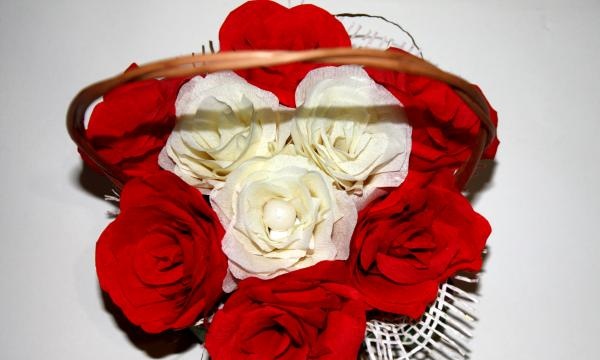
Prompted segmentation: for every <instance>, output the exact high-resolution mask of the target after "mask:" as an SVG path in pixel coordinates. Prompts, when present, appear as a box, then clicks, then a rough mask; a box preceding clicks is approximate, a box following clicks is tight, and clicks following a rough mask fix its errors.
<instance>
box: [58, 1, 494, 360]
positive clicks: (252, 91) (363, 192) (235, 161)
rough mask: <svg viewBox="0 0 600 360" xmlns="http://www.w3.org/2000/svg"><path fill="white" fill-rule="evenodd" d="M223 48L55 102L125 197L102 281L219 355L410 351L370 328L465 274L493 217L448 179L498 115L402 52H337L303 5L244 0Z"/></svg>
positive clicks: (134, 71)
mask: <svg viewBox="0 0 600 360" xmlns="http://www.w3.org/2000/svg"><path fill="white" fill-rule="evenodd" d="M219 44H220V52H219V53H218V54H204V55H192V56H188V57H180V58H175V59H170V60H166V61H162V62H156V63H152V64H148V65H145V66H141V67H138V66H132V67H130V68H129V69H128V70H127V71H126V72H125V73H124V74H121V75H119V76H117V77H115V78H112V79H109V80H106V81H103V82H101V83H98V84H95V85H92V86H90V87H88V88H86V89H84V90H83V91H82V92H81V93H80V94H79V95H78V97H77V98H76V99H75V100H74V102H73V104H72V106H71V108H70V111H69V115H68V121H69V130H70V132H71V135H72V136H73V138H74V139H75V141H76V142H77V144H78V145H79V149H80V152H81V153H82V156H83V158H84V160H85V161H86V163H88V164H89V165H90V166H91V167H93V168H94V169H96V170H98V171H100V172H102V173H104V174H106V175H107V176H108V177H109V178H110V179H111V180H112V181H113V183H114V184H115V187H116V188H117V189H119V191H120V196H119V201H120V203H119V207H120V210H119V213H118V215H117V216H116V218H115V219H114V221H113V222H112V223H111V224H110V225H108V227H107V228H106V230H105V231H104V232H103V233H102V235H101V236H100V238H99V240H98V243H97V248H96V268H97V272H98V278H99V281H100V286H101V288H102V289H103V290H104V291H105V292H106V293H108V295H109V296H110V298H111V299H112V301H113V302H114V303H115V304H116V305H118V306H119V307H120V308H121V309H122V311H123V313H124V314H125V316H126V317H127V318H128V319H129V320H130V321H131V322H132V323H134V324H136V325H138V326H140V327H141V328H142V329H144V330H145V331H147V332H149V333H160V332H164V331H170V330H181V329H187V328H193V327H196V328H198V327H201V328H203V329H205V330H206V336H205V342H204V345H205V347H206V349H207V350H208V352H209V354H210V356H211V358H213V359H215V360H221V359H356V358H357V357H359V356H361V353H362V354H368V356H370V357H371V358H385V359H388V358H389V359H391V358H402V359H404V358H406V359H408V358H409V357H408V356H409V355H411V354H412V353H410V350H411V348H410V344H409V345H408V346H403V345H402V344H403V341H404V342H406V341H405V340H406V339H404V338H402V336H408V335H410V334H408V333H407V334H404V335H402V334H401V333H398V332H397V331H396V332H395V335H394V336H396V338H395V339H396V340H394V338H393V336H392V337H390V336H391V335H390V336H388V337H386V338H385V339H382V338H380V337H381V334H380V333H376V332H377V331H380V332H381V331H383V330H385V326H386V324H391V325H390V326H392V325H394V324H396V325H398V326H402V325H406V324H409V325H410V324H412V325H414V324H417V323H418V321H419V319H422V317H423V316H424V313H425V312H426V310H427V309H428V307H430V306H431V305H432V304H434V302H435V301H436V299H437V298H438V297H439V290H440V286H443V285H444V284H445V283H446V281H447V280H448V279H449V278H451V277H452V276H454V275H455V274H457V273H458V272H469V273H477V272H478V271H479V270H480V268H481V265H482V251H483V249H484V246H485V243H486V239H487V237H488V235H489V234H490V226H489V225H488V222H487V221H486V220H485V219H484V218H483V217H482V216H480V215H479V214H477V213H476V212H475V211H474V210H473V209H472V207H471V205H470V204H469V202H468V201H467V199H466V198H465V197H464V196H463V195H462V194H461V188H462V187H463V186H464V184H465V183H466V181H467V180H468V178H469V177H470V176H471V174H472V172H473V170H474V168H475V165H476V164H477V162H478V161H479V159H480V158H482V157H487V158H491V157H493V155H494V153H495V149H496V147H497V144H498V142H497V139H496V137H495V125H496V117H495V112H494V111H493V110H492V109H491V107H489V105H488V104H487V102H486V101H485V98H483V96H482V95H481V92H480V91H479V90H478V89H477V88H476V87H475V86H473V85H470V84H469V83H467V82H465V81H464V80H462V79H460V78H458V77H455V76H453V75H450V74H447V73H444V72H443V71H441V70H439V69H437V68H435V67H434V66H433V65H431V64H429V63H427V62H425V61H424V60H422V59H420V58H418V57H415V56H412V55H410V54H408V53H406V52H405V51H402V50H400V49H394V48H390V49H388V50H386V51H379V50H370V49H352V48H351V45H352V44H351V39H350V36H349V34H348V31H347V29H346V28H345V27H344V26H343V25H342V23H341V22H340V21H339V20H338V19H337V18H336V17H335V16H333V15H331V14H329V13H328V12H326V11H325V10H323V9H321V8H318V7H316V6H313V5H300V6H297V7H293V8H290V9H288V8H286V7H283V6H281V5H279V4H277V3H275V2H271V1H264V0H258V1H250V2H247V3H245V4H243V5H241V6H240V7H239V8H237V9H235V10H234V11H233V12H231V13H230V14H229V16H228V17H227V18H226V20H225V21H224V23H223V25H222V27H221V29H220V32H219ZM232 70H234V71H232ZM99 96H103V98H102V101H101V102H99V103H98V104H97V105H96V106H95V107H94V109H93V112H92V113H91V116H90V119H89V121H88V124H87V126H84V120H83V119H84V114H85V111H86V109H87V107H88V106H89V105H90V104H91V103H92V102H93V101H94V100H95V99H96V98H98V97H99ZM442 289H443V291H451V289H449V288H442ZM440 323H441V322H438V324H437V325H436V326H438V325H439V326H441V325H440ZM430 328H432V329H433V331H436V332H437V331H438V330H439V329H435V326H434V327H431V326H430ZM377 329H379V330H377ZM376 330H377V331H376ZM424 336H429V337H430V338H431V335H424V334H417V335H416V338H413V340H412V342H413V343H415V341H416V343H418V342H419V341H420V342H421V343H423V342H424V340H423V339H422V337H424ZM441 336H442V338H441V339H442V340H443V334H442V335H441ZM419 338H420V340H419ZM439 338H440V337H439V336H438V340H439ZM415 339H416V340H415ZM373 340H374V341H375V342H376V344H375V345H373ZM409 340H410V339H409ZM429 340H431V339H429ZM394 341H396V342H394ZM431 341H436V340H435V339H434V340H431ZM409 342H410V341H409ZM405 345H406V344H405ZM394 346H395V347H394ZM413 353H414V352H413Z"/></svg>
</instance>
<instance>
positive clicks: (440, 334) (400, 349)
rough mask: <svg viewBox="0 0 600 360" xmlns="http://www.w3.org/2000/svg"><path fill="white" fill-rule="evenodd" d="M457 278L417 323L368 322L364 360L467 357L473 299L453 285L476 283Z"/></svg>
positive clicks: (397, 321)
mask: <svg viewBox="0 0 600 360" xmlns="http://www.w3.org/2000/svg"><path fill="white" fill-rule="evenodd" d="M476 281H477V280H476V279H471V278H466V277H463V276H457V277H455V278H454V279H452V280H451V281H449V282H447V283H444V284H442V285H441V286H440V290H439V292H438V296H437V299H436V301H435V303H434V304H432V305H431V306H430V307H429V308H428V309H427V311H425V313H424V314H423V317H422V318H421V319H420V320H419V321H409V320H408V319H406V318H404V319H403V318H399V319H397V320H395V321H393V322H392V321H390V320H388V321H381V320H370V321H369V322H367V330H366V333H365V342H364V350H365V351H364V353H363V355H362V357H361V359H364V360H366V359H368V360H392V359H393V360H442V359H444V360H449V359H452V360H463V359H467V358H468V357H469V350H468V349H467V347H466V344H467V342H468V341H469V339H470V338H471V337H472V334H471V330H472V329H473V322H474V321H475V317H474V316H473V315H474V311H475V310H474V307H473V305H474V304H475V303H477V299H476V298H475V296H474V295H473V294H472V293H469V292H467V291H465V290H463V289H461V288H460V287H458V286H457V285H453V283H460V282H463V283H464V282H467V283H473V282H476Z"/></svg>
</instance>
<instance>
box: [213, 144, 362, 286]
mask: <svg viewBox="0 0 600 360" xmlns="http://www.w3.org/2000/svg"><path fill="white" fill-rule="evenodd" d="M210 199H211V203H212V205H213V209H215V211H216V213H217V215H218V216H219V219H220V220H221V223H222V224H223V226H224V227H225V230H226V233H225V237H224V238H223V242H222V247H223V251H224V252H225V254H226V255H227V257H228V258H229V270H230V274H231V275H233V277H234V278H237V279H244V278H247V277H250V276H254V277H259V278H261V279H269V278H273V277H275V276H277V275H280V274H283V273H287V272H290V271H293V270H297V269H301V268H305V267H308V266H311V265H314V264H316V263H318V262H320V261H322V260H336V259H340V260H345V259H347V258H348V255H349V247H350V239H351V237H352V232H353V230H354V226H355V225H356V218H357V213H356V207H355V205H354V204H353V202H352V200H351V199H350V197H349V196H348V195H347V194H346V193H345V192H343V191H340V190H336V189H335V188H334V187H333V179H331V178H330V177H328V176H327V175H326V174H324V173H323V172H322V171H321V170H320V169H319V168H318V167H316V166H315V165H314V164H312V163H311V162H310V161H309V160H308V159H306V158H305V157H301V156H292V155H283V154H280V155H276V156H274V157H272V158H255V159H251V160H248V161H246V162H245V163H244V164H242V165H240V166H239V167H238V168H237V169H235V170H234V171H232V172H231V173H230V174H229V176H228V177H227V181H226V182H225V183H224V184H223V186H222V187H221V188H215V189H214V190H213V192H212V193H211V197H210ZM223 288H224V289H225V291H231V290H233V289H234V288H235V282H233V279H231V278H228V279H226V281H225V282H224V286H223Z"/></svg>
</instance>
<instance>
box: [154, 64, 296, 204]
mask: <svg viewBox="0 0 600 360" xmlns="http://www.w3.org/2000/svg"><path fill="white" fill-rule="evenodd" d="M175 108H176V115H177V124H176V125H175V129H174V130H173V132H172V133H171V135H170V136H169V139H168V141H167V144H166V146H165V147H164V149H163V151H162V152H161V156H159V164H160V165H161V167H163V168H165V169H167V170H170V171H173V172H174V173H175V174H177V175H178V176H179V177H181V178H182V179H183V180H184V181H186V182H187V183H188V184H190V185H192V186H194V187H197V188H199V189H200V190H201V191H202V192H203V193H205V194H207V193H209V192H210V189H211V188H212V187H213V186H214V184H215V183H218V182H221V181H224V179H225V177H226V176H227V174H229V173H230V172H231V171H232V170H234V169H235V168H237V167H238V166H239V165H240V164H241V163H243V162H244V161H245V160H247V159H249V158H251V157H254V156H271V155H273V154H275V153H277V152H279V151H280V150H281V149H282V148H283V146H284V145H285V142H286V141H287V140H288V138H289V132H290V129H289V128H290V123H289V121H287V122H286V119H285V115H284V112H285V109H284V108H282V107H280V105H279V100H278V99H277V97H276V96H275V95H274V94H272V93H270V92H268V91H264V90H261V89H259V88H257V87H255V86H253V85H251V84H249V83H248V82H247V81H246V80H244V79H243V78H241V77H240V76H238V75H236V74H235V73H233V72H220V73H214V74H209V75H207V76H206V77H200V76H197V77H194V78H192V79H191V80H190V81H189V82H187V83H186V84H184V85H183V87H182V88H181V90H180V92H179V94H178V96H177V101H176V103H175Z"/></svg>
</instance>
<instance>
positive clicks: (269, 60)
mask: <svg viewBox="0 0 600 360" xmlns="http://www.w3.org/2000/svg"><path fill="white" fill-rule="evenodd" d="M294 62H315V63H321V64H335V65H353V64H354V65H363V66H370V67H376V68H380V69H386V70H393V71H398V72H404V73H408V74H412V75H422V76H426V77H429V78H431V79H434V80H439V81H442V82H445V83H446V84H448V85H449V86H450V87H451V88H452V89H453V90H454V91H455V92H456V94H457V95H458V96H459V97H460V98H461V99H462V100H463V101H464V102H465V104H466V105H467V106H468V107H469V108H470V109H471V110H472V111H473V112H474V113H475V114H476V115H477V117H478V118H479V119H480V121H481V124H482V126H481V127H480V130H479V134H478V135H477V141H476V142H475V144H474V145H473V152H472V153H471V157H470V158H469V159H468V160H467V161H466V162H465V163H464V164H463V165H462V166H461V167H460V168H459V169H458V171H457V172H456V174H455V181H456V185H457V187H458V188H459V189H463V188H464V187H465V185H466V184H467V182H468V181H469V179H470V178H471V177H472V176H473V173H474V172H475V169H476V167H477V164H478V163H479V160H480V159H481V156H482V155H483V152H484V150H485V148H486V146H487V145H489V144H490V143H491V142H492V141H493V139H494V138H495V136H496V127H495V126H494V124H493V123H492V120H491V118H490V108H489V106H488V104H487V101H486V100H485V98H484V97H483V95H482V94H481V92H480V91H479V90H478V89H477V88H476V87H475V86H474V85H472V84H470V83H469V82H467V81H466V80H464V79H462V78H460V77H458V76H456V75H453V74H450V73H447V72H445V71H443V70H440V69H439V68H437V67H436V66H435V65H433V64H431V63H429V62H427V61H425V60H423V59H421V58H419V57H416V56H414V55H412V54H409V53H405V52H395V51H394V52H392V51H382V50H375V49H353V48H334V49H314V50H303V51H283V50H275V51H263V50H258V51H235V52H221V53H217V54H202V55H189V56H182V57H176V58H170V59H165V60H160V61H156V62H151V63H148V64H145V65H142V66H140V67H138V68H136V69H133V70H131V71H128V72H126V73H123V74H120V75H118V76H115V77H112V78H109V79H106V80H103V81H100V82H97V83H95V84H92V85H89V86H87V87H86V88H84V89H83V90H81V91H80V92H79V94H77V96H75V98H74V99H73V101H72V102H71V105H70V106H69V110H68V112H67V130H68V131H69V135H70V136H71V138H72V139H73V141H74V142H75V143H76V144H77V146H78V147H79V149H80V151H82V152H83V153H84V154H85V155H86V156H87V157H88V158H89V159H90V160H91V161H92V162H93V163H94V164H95V165H97V166H98V168H100V169H101V170H102V172H103V173H104V174H105V175H106V176H107V177H108V178H109V179H110V181H111V182H112V183H113V184H114V185H115V187H117V188H118V189H121V188H122V186H123V184H124V183H125V182H126V180H127V177H126V176H125V174H123V173H122V172H121V171H120V170H118V169H117V168H115V167H114V166H112V165H111V164H109V163H107V162H106V161H104V160H103V159H102V158H101V157H100V155H99V154H98V153H97V152H96V150H94V148H93V147H92V145H91V144H90V142H89V141H88V139H87V138H86V136H85V132H86V130H85V124H84V120H85V112H86V110H87V108H88V107H89V106H90V104H92V103H93V102H94V101H95V100H96V99H98V98H99V97H101V96H103V95H104V94H106V93H107V92H108V91H110V90H112V89H114V88H116V87H117V86H119V85H122V84H124V83H127V82H133V81H139V80H144V79H150V78H161V77H191V76H194V75H199V74H206V73H212V72H216V71H225V70H240V69H248V68H255V67H266V66H275V65H282V64H288V63H294Z"/></svg>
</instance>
